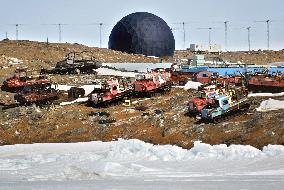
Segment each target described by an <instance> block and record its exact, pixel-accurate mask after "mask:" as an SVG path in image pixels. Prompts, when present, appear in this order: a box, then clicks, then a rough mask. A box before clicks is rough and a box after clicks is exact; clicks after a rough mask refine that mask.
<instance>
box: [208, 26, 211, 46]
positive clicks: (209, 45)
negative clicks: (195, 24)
mask: <svg viewBox="0 0 284 190" xmlns="http://www.w3.org/2000/svg"><path fill="white" fill-rule="evenodd" d="M208 29H209V48H210V46H211V30H212V28H211V27H210V28H208Z"/></svg>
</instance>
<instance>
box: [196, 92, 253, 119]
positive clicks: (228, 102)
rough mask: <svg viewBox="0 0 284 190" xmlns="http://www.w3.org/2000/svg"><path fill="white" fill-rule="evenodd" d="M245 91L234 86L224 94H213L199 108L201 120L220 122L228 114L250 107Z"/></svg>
mask: <svg viewBox="0 0 284 190" xmlns="http://www.w3.org/2000/svg"><path fill="white" fill-rule="evenodd" d="M247 95H248V94H247V91H246V90H244V89H243V88H236V89H234V91H231V92H229V91H228V93H226V94H222V95H218V96H215V97H214V98H213V99H212V101H211V102H208V103H207V104H206V105H205V106H204V107H203V108H202V109H201V110H200V116H201V120H206V121H212V122H214V123H216V122H220V121H222V120H224V119H226V118H228V117H229V116H234V115H235V114H238V113H241V112H245V111H247V110H248V109H249V107H250V102H249V99H248V98H247Z"/></svg>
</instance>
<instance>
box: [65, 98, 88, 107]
mask: <svg viewBox="0 0 284 190" xmlns="http://www.w3.org/2000/svg"><path fill="white" fill-rule="evenodd" d="M86 101H88V98H77V99H76V100H73V101H71V102H61V103H60V105H61V106H65V105H70V104H74V103H79V102H86Z"/></svg>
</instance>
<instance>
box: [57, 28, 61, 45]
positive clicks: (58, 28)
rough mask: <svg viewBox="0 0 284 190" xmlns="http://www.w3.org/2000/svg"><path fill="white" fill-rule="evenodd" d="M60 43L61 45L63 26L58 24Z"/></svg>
mask: <svg viewBox="0 0 284 190" xmlns="http://www.w3.org/2000/svg"><path fill="white" fill-rule="evenodd" d="M58 33H59V43H61V24H58Z"/></svg>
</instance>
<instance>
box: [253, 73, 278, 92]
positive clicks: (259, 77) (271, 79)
mask: <svg viewBox="0 0 284 190" xmlns="http://www.w3.org/2000/svg"><path fill="white" fill-rule="evenodd" d="M248 89H249V91H255V92H259V91H260V92H282V91H284V74H282V73H281V72H276V73H272V74H268V73H262V74H259V73H258V74H254V75H251V76H250V77H249V80H248Z"/></svg>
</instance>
